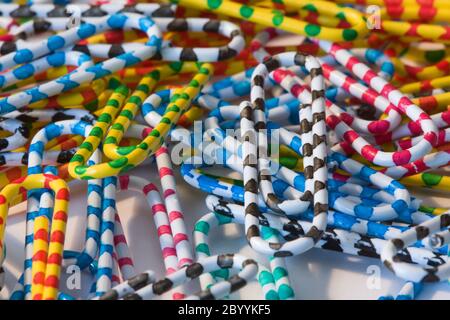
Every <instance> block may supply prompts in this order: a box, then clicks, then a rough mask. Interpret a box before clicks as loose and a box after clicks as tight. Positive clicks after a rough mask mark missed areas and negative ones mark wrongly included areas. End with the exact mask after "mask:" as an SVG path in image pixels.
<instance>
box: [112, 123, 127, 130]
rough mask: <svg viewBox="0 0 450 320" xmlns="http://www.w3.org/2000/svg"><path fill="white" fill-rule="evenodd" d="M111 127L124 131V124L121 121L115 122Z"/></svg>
mask: <svg viewBox="0 0 450 320" xmlns="http://www.w3.org/2000/svg"><path fill="white" fill-rule="evenodd" d="M111 129H114V130H118V131H122V132H124V128H123V125H121V124H120V123H115V124H113V126H112V127H111Z"/></svg>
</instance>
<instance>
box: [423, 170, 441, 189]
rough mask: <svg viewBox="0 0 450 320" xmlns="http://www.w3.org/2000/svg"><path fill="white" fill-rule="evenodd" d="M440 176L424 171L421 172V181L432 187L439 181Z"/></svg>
mask: <svg viewBox="0 0 450 320" xmlns="http://www.w3.org/2000/svg"><path fill="white" fill-rule="evenodd" d="M441 180H442V176H440V175H437V174H433V173H428V172H425V173H423V174H422V181H423V182H424V183H425V185H426V186H428V187H432V186H436V185H438V184H439V182H441Z"/></svg>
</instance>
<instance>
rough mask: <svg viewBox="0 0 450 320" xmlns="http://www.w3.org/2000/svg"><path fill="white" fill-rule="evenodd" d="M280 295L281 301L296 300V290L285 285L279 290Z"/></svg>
mask: <svg viewBox="0 0 450 320" xmlns="http://www.w3.org/2000/svg"><path fill="white" fill-rule="evenodd" d="M278 294H279V295H280V299H281V300H286V299H289V298H294V290H292V288H291V287H290V286H288V285H286V284H284V283H283V284H282V285H281V286H280V287H279V288H278Z"/></svg>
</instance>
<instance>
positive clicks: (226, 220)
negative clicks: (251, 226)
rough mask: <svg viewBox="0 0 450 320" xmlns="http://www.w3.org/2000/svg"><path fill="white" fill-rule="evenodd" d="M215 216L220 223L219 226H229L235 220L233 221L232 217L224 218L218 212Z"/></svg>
mask: <svg viewBox="0 0 450 320" xmlns="http://www.w3.org/2000/svg"><path fill="white" fill-rule="evenodd" d="M214 215H215V216H216V219H217V220H218V221H219V225H224V224H228V223H231V222H232V221H233V219H231V218H230V217H227V216H224V215H223V214H220V213H217V212H214Z"/></svg>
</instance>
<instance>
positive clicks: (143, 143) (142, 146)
mask: <svg viewBox="0 0 450 320" xmlns="http://www.w3.org/2000/svg"><path fill="white" fill-rule="evenodd" d="M137 147H138V148H139V149H142V150H147V149H148V144H147V143H145V142H142V143H140V144H138V146H137Z"/></svg>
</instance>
